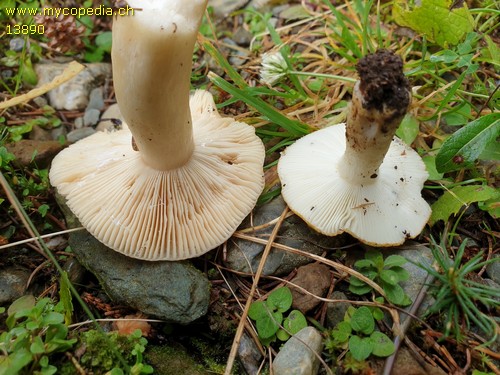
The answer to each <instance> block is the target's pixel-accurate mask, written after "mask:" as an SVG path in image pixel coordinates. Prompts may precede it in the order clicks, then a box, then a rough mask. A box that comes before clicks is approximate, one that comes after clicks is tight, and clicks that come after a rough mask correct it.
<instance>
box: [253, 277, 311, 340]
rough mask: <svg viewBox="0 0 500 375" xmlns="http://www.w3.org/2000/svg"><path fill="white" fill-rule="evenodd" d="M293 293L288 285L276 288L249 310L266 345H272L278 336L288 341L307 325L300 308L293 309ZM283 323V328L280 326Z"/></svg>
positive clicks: (254, 303)
mask: <svg viewBox="0 0 500 375" xmlns="http://www.w3.org/2000/svg"><path fill="white" fill-rule="evenodd" d="M290 307H292V293H291V292H290V289H288V288H287V287H282V288H278V289H276V290H274V291H273V292H271V293H270V294H269V297H268V298H267V300H266V301H256V302H253V303H252V305H251V306H250V310H249V311H248V316H249V317H250V318H251V319H253V320H255V325H256V327H257V333H258V334H259V338H260V340H261V342H262V343H263V344H264V345H270V344H271V343H272V342H274V341H275V340H276V338H278V339H279V340H281V341H286V340H288V339H289V338H290V335H294V334H296V333H297V332H299V331H300V330H301V329H302V328H304V327H307V320H306V318H305V317H304V315H303V314H302V313H301V312H300V311H299V310H292V311H290V313H289V314H288V316H287V317H286V318H285V317H284V315H283V314H284V313H286V312H287V311H288V310H289V309H290ZM282 324H283V328H280V327H281V326H282Z"/></svg>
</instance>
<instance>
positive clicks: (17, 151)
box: [6, 139, 64, 168]
mask: <svg viewBox="0 0 500 375" xmlns="http://www.w3.org/2000/svg"><path fill="white" fill-rule="evenodd" d="M6 147H7V150H9V152H11V153H12V154H14V156H15V157H16V163H17V164H18V165H20V166H21V167H27V166H29V165H30V164H31V163H34V164H35V165H36V166H37V167H38V168H46V167H47V166H48V165H49V164H50V162H51V161H52V159H53V158H54V156H56V155H57V154H58V153H59V152H60V151H61V150H62V149H63V148H64V146H63V145H61V144H60V143H59V142H56V141H33V140H28V139H22V140H20V141H18V142H15V143H8V144H6Z"/></svg>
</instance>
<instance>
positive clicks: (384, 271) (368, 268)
mask: <svg viewBox="0 0 500 375" xmlns="http://www.w3.org/2000/svg"><path fill="white" fill-rule="evenodd" d="M406 262H407V261H406V259H405V258H403V257H402V256H400V255H389V256H388V257H387V258H386V259H385V260H384V257H383V256H382V253H380V252H379V251H375V250H369V251H367V252H366V255H365V259H361V260H358V261H357V262H356V263H354V267H355V268H356V270H357V271H359V272H360V273H362V274H363V275H365V276H366V277H368V278H369V279H370V280H373V281H374V282H376V283H377V284H378V285H380V286H381V287H382V289H384V292H385V293H386V296H387V299H388V300H389V302H392V303H393V304H395V305H399V306H408V305H410V304H411V300H410V298H409V297H408V296H407V295H406V293H405V292H404V290H403V288H402V287H401V286H400V285H399V283H400V282H402V281H406V280H408V278H409V274H408V271H406V270H405V269H404V268H403V267H401V266H402V265H404V264H405V263H406ZM349 281H350V285H349V290H350V291H351V292H352V293H354V294H358V295H363V294H366V293H370V292H371V291H372V290H373V288H372V287H371V286H370V285H368V284H366V283H365V282H364V281H362V280H360V279H358V278H357V277H354V276H351V278H350V279H349Z"/></svg>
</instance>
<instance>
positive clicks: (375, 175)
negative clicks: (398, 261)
mask: <svg viewBox="0 0 500 375" xmlns="http://www.w3.org/2000/svg"><path fill="white" fill-rule="evenodd" d="M357 68H358V72H359V74H360V81H358V82H357V83H356V85H355V88H354V92H353V99H352V102H351V104H350V108H349V115H348V119H347V125H346V124H338V125H335V126H331V127H328V128H325V129H322V130H318V131H316V132H314V133H312V134H309V135H307V136H305V137H303V138H301V139H299V140H298V141H297V142H295V143H294V144H293V145H291V146H290V147H288V148H287V149H286V150H285V151H284V152H283V154H282V156H281V159H280V161H279V164H278V174H279V177H280V180H281V183H282V194H283V198H284V199H285V201H286V202H287V204H288V206H289V207H290V209H291V210H292V211H294V212H295V213H296V214H297V215H299V216H300V217H301V218H302V219H303V220H304V221H306V222H307V223H308V224H309V225H310V226H311V227H312V228H314V229H315V230H317V231H318V232H320V233H323V234H326V235H329V236H334V235H337V234H340V233H342V232H347V233H350V234H351V235H353V236H354V237H356V238H357V239H359V240H360V241H362V242H364V243H367V244H370V245H373V246H393V245H398V244H401V243H403V242H404V241H405V239H407V238H413V237H415V236H417V235H418V234H419V233H420V232H421V231H422V229H423V227H424V225H425V223H426V222H427V220H428V218H429V216H430V213H431V209H430V207H429V205H428V204H427V202H426V201H425V200H424V199H423V198H422V196H421V190H422V187H423V184H424V182H425V181H426V180H427V177H428V174H427V171H426V169H425V165H424V163H423V162H422V160H421V158H420V156H419V155H418V154H417V153H416V152H415V151H414V150H412V149H411V148H410V147H409V146H407V145H406V144H404V143H403V142H402V141H401V140H400V139H398V138H397V137H394V134H395V132H396V130H397V128H398V126H399V124H400V122H401V120H402V118H403V117H404V115H405V113H406V111H407V109H408V106H409V103H410V91H409V83H408V81H407V80H406V78H405V77H404V75H403V69H402V68H403V64H402V61H401V59H400V58H399V57H397V56H395V55H393V54H392V53H389V52H388V51H379V52H377V53H376V54H374V55H370V56H367V57H365V58H364V59H362V60H361V61H360V62H359V63H358V66H357Z"/></svg>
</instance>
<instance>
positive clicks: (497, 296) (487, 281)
mask: <svg viewBox="0 0 500 375" xmlns="http://www.w3.org/2000/svg"><path fill="white" fill-rule="evenodd" d="M483 281H484V283H485V284H486V285H487V286H489V287H490V288H494V289H495V290H497V291H498V292H497V293H496V294H491V298H493V299H494V300H495V301H497V302H499V303H500V285H499V284H497V283H496V282H494V281H493V280H491V279H483Z"/></svg>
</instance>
